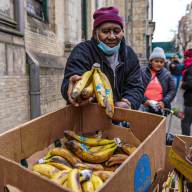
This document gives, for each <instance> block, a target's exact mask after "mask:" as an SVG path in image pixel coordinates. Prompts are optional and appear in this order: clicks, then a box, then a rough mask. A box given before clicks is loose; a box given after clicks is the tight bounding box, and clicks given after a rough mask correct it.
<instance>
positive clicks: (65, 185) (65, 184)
mask: <svg viewBox="0 0 192 192" xmlns="http://www.w3.org/2000/svg"><path fill="white" fill-rule="evenodd" d="M67 180H68V176H67V179H66V180H65V181H64V183H63V185H62V186H63V188H65V189H69V188H68V186H67Z"/></svg>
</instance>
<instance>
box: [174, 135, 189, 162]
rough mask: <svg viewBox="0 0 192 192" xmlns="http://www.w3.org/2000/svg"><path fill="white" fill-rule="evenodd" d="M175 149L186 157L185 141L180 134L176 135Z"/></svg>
mask: <svg viewBox="0 0 192 192" xmlns="http://www.w3.org/2000/svg"><path fill="white" fill-rule="evenodd" d="M172 148H173V150H174V151H175V152H176V153H177V154H178V155H179V156H180V157H182V158H183V159H185V150H186V148H185V142H184V141H183V140H182V139H181V138H180V137H178V136H176V137H175V138H174V140H173V143H172Z"/></svg>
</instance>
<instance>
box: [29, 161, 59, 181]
mask: <svg viewBox="0 0 192 192" xmlns="http://www.w3.org/2000/svg"><path fill="white" fill-rule="evenodd" d="M32 170H33V171H35V172H38V173H40V174H41V175H44V176H47V177H49V178H51V177H52V175H53V174H55V173H56V172H58V171H59V170H58V169H57V168H55V167H53V166H51V165H47V164H35V165H34V166H33V168H32Z"/></svg>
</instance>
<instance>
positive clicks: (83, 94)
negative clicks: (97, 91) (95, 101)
mask: <svg viewBox="0 0 192 192" xmlns="http://www.w3.org/2000/svg"><path fill="white" fill-rule="evenodd" d="M93 93H94V89H93V82H92V81H91V82H90V83H89V85H88V86H87V87H85V88H84V89H83V90H82V92H81V97H82V98H83V99H88V98H90V97H91V96H93Z"/></svg>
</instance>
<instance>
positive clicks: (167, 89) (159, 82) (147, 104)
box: [141, 47, 176, 115]
mask: <svg viewBox="0 0 192 192" xmlns="http://www.w3.org/2000/svg"><path fill="white" fill-rule="evenodd" d="M165 59H166V58H165V54H164V50H163V49H162V48H160V47H156V48H155V49H154V50H153V52H152V54H151V56H150V58H149V65H148V66H146V67H143V68H142V79H143V85H144V89H145V92H144V99H143V102H142V103H143V105H142V106H141V110H143V111H147V112H151V113H156V114H160V115H162V114H163V112H164V109H165V108H169V109H170V108H171V101H172V100H173V99H174V97H175V93H176V86H175V82H174V79H173V77H172V75H171V74H170V72H169V71H168V70H167V69H166V68H165V67H164V64H165Z"/></svg>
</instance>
